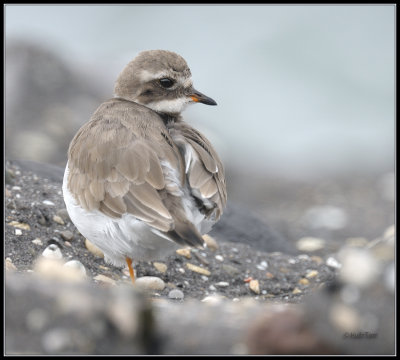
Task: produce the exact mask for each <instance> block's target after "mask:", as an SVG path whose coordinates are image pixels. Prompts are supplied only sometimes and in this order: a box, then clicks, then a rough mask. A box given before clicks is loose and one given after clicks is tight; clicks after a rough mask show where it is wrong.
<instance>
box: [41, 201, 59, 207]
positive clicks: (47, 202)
mask: <svg viewBox="0 0 400 360" xmlns="http://www.w3.org/2000/svg"><path fill="white" fill-rule="evenodd" d="M42 203H43V204H44V205H48V206H55V205H56V204H54V203H53V202H52V201H50V200H43V201H42Z"/></svg>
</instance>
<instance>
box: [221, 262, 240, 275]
mask: <svg viewBox="0 0 400 360" xmlns="http://www.w3.org/2000/svg"><path fill="white" fill-rule="evenodd" d="M222 270H223V271H225V272H226V273H228V274H229V275H232V276H234V275H237V274H239V273H240V270H239V269H238V268H236V267H234V266H232V265H229V264H223V265H222Z"/></svg>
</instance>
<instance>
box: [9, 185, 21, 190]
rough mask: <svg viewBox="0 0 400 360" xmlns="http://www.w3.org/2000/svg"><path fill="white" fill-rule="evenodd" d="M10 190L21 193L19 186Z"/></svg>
mask: <svg viewBox="0 0 400 360" xmlns="http://www.w3.org/2000/svg"><path fill="white" fill-rule="evenodd" d="M11 190H13V191H21V187H20V186H13V187H12V188H11Z"/></svg>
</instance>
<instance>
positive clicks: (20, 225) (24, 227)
mask: <svg viewBox="0 0 400 360" xmlns="http://www.w3.org/2000/svg"><path fill="white" fill-rule="evenodd" d="M8 225H11V226H14V227H16V228H18V229H22V230H28V231H29V230H31V227H30V226H29V225H28V224H24V223H20V222H18V221H11V222H9V223H8Z"/></svg>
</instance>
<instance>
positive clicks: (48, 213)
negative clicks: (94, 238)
mask: <svg viewBox="0 0 400 360" xmlns="http://www.w3.org/2000/svg"><path fill="white" fill-rule="evenodd" d="M49 169H50V170H51V169H53V170H54V171H49V172H48V173H47V174H46V176H45V177H43V176H42V175H40V176H39V175H37V174H35V173H33V172H32V171H29V170H26V169H25V167H23V168H21V167H20V166H19V165H17V163H15V162H7V168H6V170H7V171H6V197H5V205H6V206H5V209H6V214H5V216H6V229H5V233H6V236H5V249H4V250H5V252H4V253H5V258H6V259H7V264H8V265H9V266H10V267H15V268H16V269H17V271H20V272H26V271H28V272H30V271H32V270H33V269H34V267H35V262H36V261H37V259H38V258H39V257H40V256H41V254H42V253H43V251H44V250H45V249H46V248H47V247H48V246H49V245H57V246H58V247H59V248H60V250H61V253H62V255H63V260H65V261H68V260H79V261H80V262H81V263H82V264H83V265H84V267H85V269H86V272H87V275H88V277H89V278H90V279H92V281H94V282H96V283H101V284H104V283H112V284H118V283H126V282H129V281H130V279H129V276H128V272H127V269H126V268H123V269H119V268H116V267H114V266H112V265H108V264H106V263H105V262H104V260H103V258H102V257H100V256H97V255H95V254H94V253H93V251H90V250H88V248H87V246H86V244H85V239H84V238H83V236H82V235H80V234H79V232H78V231H77V230H76V228H75V227H74V225H73V224H72V223H71V222H70V220H69V218H68V215H67V213H66V210H65V206H64V202H63V198H62V192H61V183H60V182H59V179H60V174H62V169H59V168H49ZM40 173H41V174H43V171H40ZM235 211H236V210H235V209H234V210H231V211H230V212H231V215H230V220H232V221H233V220H234V214H235ZM225 226H226V225H225ZM222 230H223V229H222ZM222 230H221V231H220V232H217V233H216V235H214V238H215V240H216V242H217V248H216V249H215V248H214V249H212V247H211V248H207V249H204V250H194V249H192V250H191V251H188V252H183V253H180V254H179V253H176V254H173V255H171V256H169V257H168V258H165V259H161V260H160V261H157V262H139V263H138V264H136V265H135V270H136V276H137V278H141V277H148V276H153V277H157V278H160V279H161V280H162V281H163V283H164V284H165V287H164V285H162V286H158V287H157V289H156V290H155V291H153V295H152V296H153V297H156V298H167V299H168V298H175V299H178V300H182V299H190V298H194V299H204V298H206V297H207V296H209V295H212V294H219V295H221V296H223V297H226V298H228V299H240V298H242V297H252V298H255V299H258V300H260V301H267V302H291V303H297V302H300V301H301V299H302V297H303V296H304V294H307V293H309V292H311V291H312V290H313V289H316V288H318V287H319V286H320V285H321V284H323V283H325V282H327V281H330V280H332V279H333V277H334V269H333V268H331V267H329V266H327V265H326V264H325V259H324V258H323V257H321V256H312V255H307V254H304V253H303V254H301V253H297V254H293V253H292V254H290V252H289V253H283V252H282V251H281V252H279V251H274V252H270V251H269V252H267V251H264V250H260V249H259V248H258V247H255V246H254V244H252V245H253V246H251V245H249V243H246V241H247V242H249V239H246V238H245V237H244V236H243V234H242V233H239V237H241V238H236V239H235V242H232V241H226V239H227V238H228V239H229V240H231V239H232V237H234V234H233V233H232V231H231V233H229V232H228V231H225V232H224V231H222ZM225 230H226V229H225ZM253 231H254V229H253ZM266 231H267V230H266ZM268 231H269V230H268ZM268 231H267V232H268ZM227 233H229V236H228V237H226V234H227ZM218 234H220V235H218ZM269 235H270V236H272V237H274V236H275V237H277V238H279V235H278V234H275V235H271V234H269ZM280 239H281V238H280ZM271 243H273V241H272V242H271ZM53 247H54V246H53ZM286 248H289V246H288V245H287V244H286V243H285V241H282V249H286ZM10 264H11V265H10ZM163 287H164V288H163ZM162 288H163V289H162Z"/></svg>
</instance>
